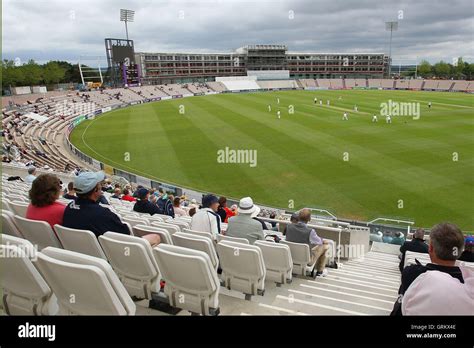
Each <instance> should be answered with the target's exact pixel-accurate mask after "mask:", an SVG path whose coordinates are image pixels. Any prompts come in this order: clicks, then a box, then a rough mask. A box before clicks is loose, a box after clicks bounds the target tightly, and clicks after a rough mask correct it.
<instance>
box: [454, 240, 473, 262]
mask: <svg viewBox="0 0 474 348" xmlns="http://www.w3.org/2000/svg"><path fill="white" fill-rule="evenodd" d="M458 260H459V261H467V262H474V236H467V237H466V239H465V240H464V251H463V252H462V254H461V256H459V258H458Z"/></svg>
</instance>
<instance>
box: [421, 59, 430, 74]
mask: <svg viewBox="0 0 474 348" xmlns="http://www.w3.org/2000/svg"><path fill="white" fill-rule="evenodd" d="M431 71H432V67H431V64H430V63H429V62H428V61H426V60H422V61H421V62H420V65H418V75H420V76H421V77H429V76H431Z"/></svg>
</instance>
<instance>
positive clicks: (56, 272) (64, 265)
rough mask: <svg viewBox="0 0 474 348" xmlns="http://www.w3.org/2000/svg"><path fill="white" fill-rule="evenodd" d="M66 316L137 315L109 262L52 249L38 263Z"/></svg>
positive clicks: (44, 250) (44, 252)
mask: <svg viewBox="0 0 474 348" xmlns="http://www.w3.org/2000/svg"><path fill="white" fill-rule="evenodd" d="M34 263H35V265H36V266H37V267H38V269H39V270H40V271H41V274H43V276H44V278H45V279H46V281H47V282H48V284H50V286H51V288H52V289H53V291H54V293H55V295H56V296H57V297H58V302H59V313H60V314H63V315H134V314H135V310H136V307H135V304H134V303H133V301H132V299H131V298H130V296H128V294H127V292H126V290H125V288H124V287H123V285H122V284H121V283H120V281H119V279H118V278H117V275H116V274H115V273H114V271H113V270H112V267H111V266H110V265H109V264H108V263H107V261H105V260H103V259H101V258H98V257H93V256H89V255H85V254H80V253H76V252H74V251H70V250H63V249H58V248H52V247H48V248H45V249H43V250H42V251H41V252H40V253H38V259H37V261H35V262H34Z"/></svg>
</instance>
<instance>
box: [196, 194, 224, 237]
mask: <svg viewBox="0 0 474 348" xmlns="http://www.w3.org/2000/svg"><path fill="white" fill-rule="evenodd" d="M218 207H219V199H218V198H217V196H215V195H213V194H209V195H205V196H203V197H202V208H201V209H199V210H198V211H197V212H196V214H194V215H193V218H192V220H191V229H192V230H196V231H203V232H209V233H210V234H212V235H213V237H214V238H217V235H218V234H219V233H221V217H220V216H219V214H217V208H218Z"/></svg>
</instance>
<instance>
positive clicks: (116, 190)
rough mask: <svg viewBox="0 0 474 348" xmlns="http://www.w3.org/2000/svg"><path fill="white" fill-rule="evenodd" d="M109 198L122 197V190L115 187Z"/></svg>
mask: <svg viewBox="0 0 474 348" xmlns="http://www.w3.org/2000/svg"><path fill="white" fill-rule="evenodd" d="M110 198H115V199H122V190H121V189H120V188H115V189H114V194H113V195H111V196H110Z"/></svg>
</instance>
